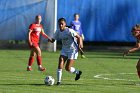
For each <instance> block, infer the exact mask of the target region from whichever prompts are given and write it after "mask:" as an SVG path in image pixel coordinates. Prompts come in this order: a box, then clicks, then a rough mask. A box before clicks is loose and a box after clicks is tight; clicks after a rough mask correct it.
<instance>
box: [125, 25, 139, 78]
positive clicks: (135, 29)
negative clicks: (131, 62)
mask: <svg viewBox="0 0 140 93" xmlns="http://www.w3.org/2000/svg"><path fill="white" fill-rule="evenodd" d="M132 34H133V36H134V37H135V38H136V39H137V41H136V46H135V47H133V48H131V49H128V50H127V51H125V52H124V53H123V56H126V55H128V54H129V53H131V52H134V51H137V50H139V49H140V25H138V24H137V25H136V26H134V27H133V29H132ZM136 68H137V73H138V76H139V78H140V59H139V61H138V63H137V65H136Z"/></svg>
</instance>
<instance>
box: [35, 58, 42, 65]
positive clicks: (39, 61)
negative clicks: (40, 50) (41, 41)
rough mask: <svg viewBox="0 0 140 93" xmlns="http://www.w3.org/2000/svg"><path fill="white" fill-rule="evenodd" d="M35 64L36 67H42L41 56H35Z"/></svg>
mask: <svg viewBox="0 0 140 93" xmlns="http://www.w3.org/2000/svg"><path fill="white" fill-rule="evenodd" d="M36 59H37V64H38V65H42V59H41V56H37V58H36Z"/></svg>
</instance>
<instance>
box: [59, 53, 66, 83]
mask: <svg viewBox="0 0 140 93" xmlns="http://www.w3.org/2000/svg"><path fill="white" fill-rule="evenodd" d="M66 60H67V57H66V56H63V55H60V57H59V63H58V69H57V85H60V82H61V77H62V69H63V67H64V64H65V62H66Z"/></svg>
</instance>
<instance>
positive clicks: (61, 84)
mask: <svg viewBox="0 0 140 93" xmlns="http://www.w3.org/2000/svg"><path fill="white" fill-rule="evenodd" d="M1 85H4V86H24V85H28V86H46V85H45V84H0V86H1ZM61 85H63V86H79V85H83V84H61ZM61 85H60V86H61ZM54 86H57V85H56V84H54Z"/></svg>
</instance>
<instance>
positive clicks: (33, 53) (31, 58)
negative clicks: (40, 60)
mask: <svg viewBox="0 0 140 93" xmlns="http://www.w3.org/2000/svg"><path fill="white" fill-rule="evenodd" d="M34 56H35V52H34V49H33V48H31V51H30V57H29V61H28V67H27V71H32V68H31V66H32V64H33V62H34Z"/></svg>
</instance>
